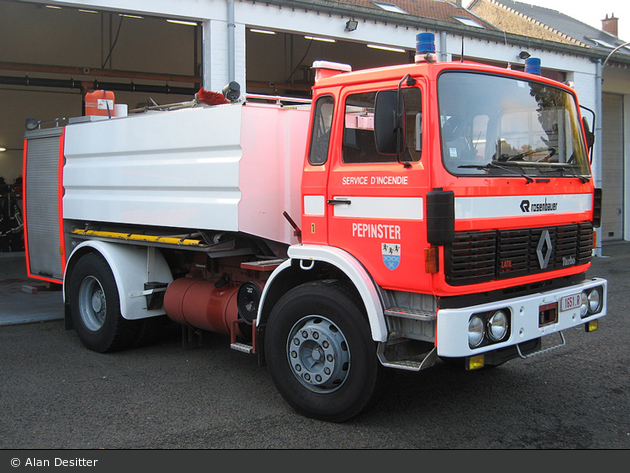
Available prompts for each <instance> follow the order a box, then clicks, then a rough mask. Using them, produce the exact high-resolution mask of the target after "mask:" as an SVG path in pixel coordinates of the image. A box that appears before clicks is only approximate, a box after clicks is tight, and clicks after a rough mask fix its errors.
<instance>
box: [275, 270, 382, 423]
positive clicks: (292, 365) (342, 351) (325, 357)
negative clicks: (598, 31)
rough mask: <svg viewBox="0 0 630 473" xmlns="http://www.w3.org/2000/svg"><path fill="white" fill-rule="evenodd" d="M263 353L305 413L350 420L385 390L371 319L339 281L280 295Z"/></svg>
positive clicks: (285, 394) (295, 405) (288, 397)
mask: <svg viewBox="0 0 630 473" xmlns="http://www.w3.org/2000/svg"><path fill="white" fill-rule="evenodd" d="M265 356H266V359H267V364H268V367H269V371H270V373H271V376H272V378H273V380H274V383H275V384H276V387H277V388H278V390H279V391H280V393H281V394H282V396H283V398H284V399H285V400H286V401H287V402H288V403H289V404H290V405H291V406H292V407H293V408H294V409H295V410H296V411H297V412H299V413H300V414H303V415H305V416H307V417H313V418H316V419H320V420H326V421H332V422H342V421H345V420H348V419H350V418H352V417H354V416H356V415H358V414H360V413H361V412H363V411H364V410H365V409H366V408H368V407H369V406H370V405H371V404H372V403H373V402H374V401H375V400H376V398H377V396H378V394H380V392H381V388H382V379H383V376H382V374H383V373H382V371H383V368H382V366H381V364H380V363H379V361H378V359H377V357H376V348H375V343H374V341H373V340H372V337H371V334H370V330H369V325H368V322H367V318H366V317H365V314H364V311H363V309H362V308H361V307H360V305H359V303H358V302H357V301H356V300H355V298H354V297H353V296H352V294H351V293H350V292H349V291H347V290H346V289H345V288H344V287H343V286H341V285H340V283H339V282H338V281H326V282H322V281H320V282H315V283H307V284H303V285H301V286H298V287H296V288H294V289H292V290H291V291H289V292H288V293H287V294H285V295H284V296H283V297H282V299H280V301H279V302H278V304H277V305H276V306H275V307H274V309H273V311H272V313H271V316H270V318H269V323H268V325H267V331H266V334H265Z"/></svg>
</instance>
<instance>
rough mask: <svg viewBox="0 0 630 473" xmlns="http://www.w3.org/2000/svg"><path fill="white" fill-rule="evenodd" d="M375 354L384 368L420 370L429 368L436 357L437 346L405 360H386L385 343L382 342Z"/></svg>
mask: <svg viewBox="0 0 630 473" xmlns="http://www.w3.org/2000/svg"><path fill="white" fill-rule="evenodd" d="M377 355H378V358H379V360H380V361H381V364H382V365H383V366H385V367H386V368H396V369H399V370H406V371H420V370H423V369H425V368H429V367H431V366H433V365H434V364H435V362H436V360H437V358H438V356H437V348H436V347H434V348H433V350H431V351H430V352H428V353H424V354H422V355H417V356H414V357H413V358H409V359H406V360H387V359H386V358H385V344H383V343H380V344H379V347H378V350H377Z"/></svg>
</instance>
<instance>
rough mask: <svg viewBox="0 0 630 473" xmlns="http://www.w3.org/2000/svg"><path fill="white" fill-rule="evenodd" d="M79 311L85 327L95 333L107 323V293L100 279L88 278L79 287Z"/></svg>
mask: <svg viewBox="0 0 630 473" xmlns="http://www.w3.org/2000/svg"><path fill="white" fill-rule="evenodd" d="M79 311H80V313H81V320H83V323H84V324H85V326H86V327H87V328H88V329H89V330H91V331H93V332H95V331H97V330H98V329H100V328H101V327H102V326H103V324H104V323H105V314H106V312H107V303H106V300H105V291H104V290H103V286H101V283H100V282H99V280H98V279H96V278H95V277H93V276H88V277H86V278H85V279H84V280H83V281H82V282H81V286H80V287H79Z"/></svg>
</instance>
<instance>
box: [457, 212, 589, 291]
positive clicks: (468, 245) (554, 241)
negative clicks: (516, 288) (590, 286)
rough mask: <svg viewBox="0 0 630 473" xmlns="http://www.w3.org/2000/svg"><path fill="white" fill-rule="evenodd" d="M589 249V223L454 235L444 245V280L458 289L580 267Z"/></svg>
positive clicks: (586, 258)
mask: <svg viewBox="0 0 630 473" xmlns="http://www.w3.org/2000/svg"><path fill="white" fill-rule="evenodd" d="M592 248H593V226H592V224H591V223H590V222H587V223H580V224H573V225H562V226H557V227H541V228H526V229H518V230H496V231H483V232H457V233H456V234H455V241H453V243H452V244H450V245H447V246H446V257H445V266H446V270H445V274H446V281H447V282H448V283H449V284H451V285H454V286H461V285H465V284H475V283H480V282H487V281H493V280H496V279H508V278H515V277H518V276H526V275H528V274H535V273H542V272H548V271H553V270H556V269H562V268H567V267H571V266H577V265H582V264H586V263H588V262H589V261H590V260H591V250H592Z"/></svg>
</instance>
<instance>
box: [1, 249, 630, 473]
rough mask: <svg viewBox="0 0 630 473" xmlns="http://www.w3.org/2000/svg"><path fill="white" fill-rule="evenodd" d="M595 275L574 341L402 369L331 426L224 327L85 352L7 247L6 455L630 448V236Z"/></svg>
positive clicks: (571, 335)
mask: <svg viewBox="0 0 630 473" xmlns="http://www.w3.org/2000/svg"><path fill="white" fill-rule="evenodd" d="M589 275H592V276H599V277H603V278H606V279H608V281H609V299H608V300H609V306H608V315H607V316H606V317H604V318H603V319H601V321H600V328H599V330H597V331H595V332H593V333H585V332H584V330H583V329H582V328H575V329H571V330H569V331H567V345H566V346H565V347H563V348H561V349H559V350H554V351H552V352H550V353H546V354H543V355H540V356H537V357H533V358H531V359H527V360H513V361H510V362H508V363H507V364H505V365H503V366H501V367H499V368H495V369H491V370H482V371H481V372H465V371H460V370H456V369H454V368H453V367H451V366H448V365H446V364H440V365H438V366H435V367H433V368H431V369H429V370H426V371H423V372H421V373H408V372H396V373H397V375H396V377H395V378H394V379H393V380H392V382H391V387H390V390H389V392H388V394H387V396H386V397H385V398H384V399H383V401H381V402H380V403H379V404H378V405H377V406H375V407H374V408H373V409H372V410H371V411H369V412H368V413H366V414H364V415H362V416H360V417H358V418H356V419H353V420H351V421H349V422H346V423H343V424H330V423H325V422H319V421H316V420H313V419H307V418H304V417H302V416H300V415H298V414H296V413H295V412H293V411H292V410H291V409H290V407H289V406H288V405H287V404H286V403H285V402H284V401H283V399H282V398H281V397H280V395H279V394H278V392H277V391H276V389H275V387H274V385H273V382H272V380H271V377H270V376H269V373H268V371H267V369H266V368H265V367H261V366H259V365H258V363H257V359H256V357H255V356H252V355H246V354H243V353H239V352H236V351H234V350H231V349H230V348H229V340H228V339H226V337H223V336H220V335H209V336H208V337H207V338H204V340H203V343H202V344H201V345H199V346H198V347H194V348H193V347H185V346H183V344H182V337H181V335H180V334H179V333H176V334H173V335H172V337H170V338H166V339H163V340H161V341H160V342H158V343H156V344H153V345H149V346H145V347H141V348H136V349H132V350H126V351H123V352H117V353H113V354H106V355H103V354H98V353H94V352H91V351H89V350H87V349H85V348H84V347H83V346H82V345H81V343H80V341H79V340H78V338H77V336H76V333H75V332H73V331H66V330H65V328H64V322H63V302H62V299H61V292H60V291H58V290H50V289H47V288H46V287H45V285H44V284H43V283H41V282H38V281H36V280H29V279H28V277H27V275H26V269H25V267H24V255H23V254H0V453H2V451H3V450H4V451H5V453H6V454H7V455H10V456H13V457H15V458H16V459H18V460H21V461H22V462H24V461H25V458H26V454H24V455H21V456H20V455H13V454H10V453H9V450H11V449H61V450H66V451H70V450H72V449H85V450H92V449H93V450H98V449H106V450H112V449H115V450H121V449H122V450H148V449H169V450H174V449H187V450H188V449H225V450H228V449H248V450H249V449H259V450H260V449H272V450H274V449H283V450H286V449H335V450H337V449H343V450H345V449H356V450H359V449H389V450H391V449H410V450H415V449H437V450H440V449H470V450H472V449H508V450H515V449H519V450H520V449H572V450H575V449H600V450H610V449H620V450H626V451H627V450H628V449H630V415H629V411H630V351H629V350H628V346H630V324H628V317H627V314H628V309H629V308H630V291H628V290H627V288H628V281H629V280H630V242H615V243H608V244H605V245H604V248H603V257H598V258H594V259H593V263H592V268H591V269H590V270H589ZM607 453H608V452H607ZM0 457H1V455H0ZM0 460H2V458H0ZM207 460H208V461H210V460H211V458H208V459H207ZM2 461H4V460H2ZM7 462H8V459H7ZM4 467H5V465H3V464H0V469H2V468H4Z"/></svg>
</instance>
